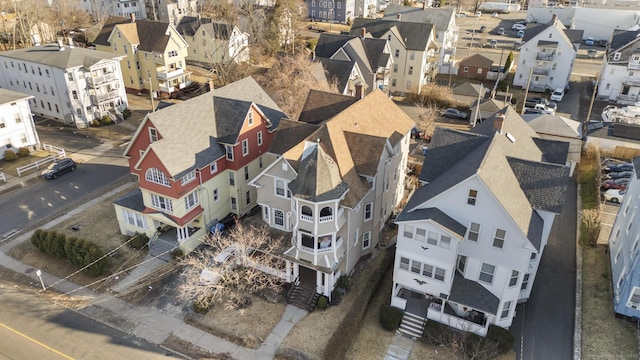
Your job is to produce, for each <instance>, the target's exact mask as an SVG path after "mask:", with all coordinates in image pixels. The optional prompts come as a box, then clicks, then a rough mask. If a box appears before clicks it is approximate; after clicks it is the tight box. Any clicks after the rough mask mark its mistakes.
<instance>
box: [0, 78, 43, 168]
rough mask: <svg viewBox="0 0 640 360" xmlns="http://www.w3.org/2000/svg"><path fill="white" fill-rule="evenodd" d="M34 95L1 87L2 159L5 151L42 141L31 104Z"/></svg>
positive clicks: (0, 144)
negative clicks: (34, 120) (32, 113)
mask: <svg viewBox="0 0 640 360" xmlns="http://www.w3.org/2000/svg"><path fill="white" fill-rule="evenodd" d="M32 99H33V96H32V95H27V94H23V93H19V92H16V91H11V90H7V89H0V114H2V115H0V159H4V152H5V151H7V150H12V151H13V152H15V153H17V152H18V149H19V148H21V147H32V146H34V145H38V144H39V143H40V139H39V138H38V132H37V131H36V125H35V123H34V122H33V115H31V109H30V108H29V104H30V102H31V101H32Z"/></svg>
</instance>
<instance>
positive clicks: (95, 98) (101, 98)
mask: <svg viewBox="0 0 640 360" xmlns="http://www.w3.org/2000/svg"><path fill="white" fill-rule="evenodd" d="M118 97H120V93H119V91H118V89H112V90H109V91H107V92H106V93H102V94H94V95H91V103H92V104H94V105H98V104H101V103H103V102H106V101H109V100H112V99H116V98H118Z"/></svg>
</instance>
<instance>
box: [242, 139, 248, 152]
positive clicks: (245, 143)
mask: <svg viewBox="0 0 640 360" xmlns="http://www.w3.org/2000/svg"><path fill="white" fill-rule="evenodd" d="M247 155H249V139H244V140H242V156H247Z"/></svg>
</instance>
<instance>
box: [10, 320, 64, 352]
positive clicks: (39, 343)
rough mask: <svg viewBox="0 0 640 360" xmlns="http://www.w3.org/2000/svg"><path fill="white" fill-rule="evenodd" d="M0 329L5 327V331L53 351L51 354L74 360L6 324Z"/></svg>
mask: <svg viewBox="0 0 640 360" xmlns="http://www.w3.org/2000/svg"><path fill="white" fill-rule="evenodd" d="M0 327H3V328H5V329H7V330H9V331H11V332H12V333H14V334H16V335H20V336H22V337H23V338H25V339H27V340H29V341H31V342H33V343H36V344H38V345H40V346H42V347H43V348H45V349H47V350H49V351H51V352H54V353H56V354H58V355H60V356H62V357H63V358H65V359H68V360H74V359H73V358H72V357H71V356H68V355H65V354H63V353H61V352H60V351H58V350H56V349H54V348H52V347H51V346H49V345H46V344H43V343H41V342H40V341H38V340H36V339H34V338H32V337H30V336H28V335H26V334H23V333H21V332H20V331H18V330H15V329H12V328H10V327H8V326H7V325H5V324H3V323H0Z"/></svg>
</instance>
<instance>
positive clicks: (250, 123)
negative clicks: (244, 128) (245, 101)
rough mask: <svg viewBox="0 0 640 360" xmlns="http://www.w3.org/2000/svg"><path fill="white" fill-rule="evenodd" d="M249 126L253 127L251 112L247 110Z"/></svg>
mask: <svg viewBox="0 0 640 360" xmlns="http://www.w3.org/2000/svg"><path fill="white" fill-rule="evenodd" d="M248 121H249V126H253V111H251V110H249V120H248Z"/></svg>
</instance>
